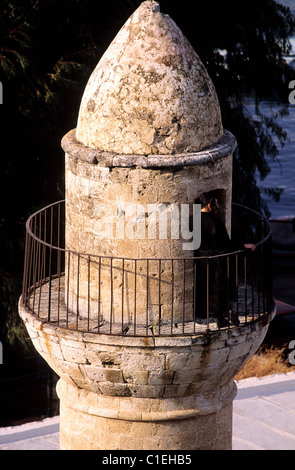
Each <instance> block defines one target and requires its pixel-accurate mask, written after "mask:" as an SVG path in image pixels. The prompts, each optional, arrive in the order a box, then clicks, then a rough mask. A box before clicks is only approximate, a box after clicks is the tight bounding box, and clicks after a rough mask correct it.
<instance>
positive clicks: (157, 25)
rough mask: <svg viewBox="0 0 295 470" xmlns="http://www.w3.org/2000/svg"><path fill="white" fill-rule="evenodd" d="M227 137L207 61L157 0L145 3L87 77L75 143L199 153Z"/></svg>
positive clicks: (128, 150) (152, 151) (150, 151)
mask: <svg viewBox="0 0 295 470" xmlns="http://www.w3.org/2000/svg"><path fill="white" fill-rule="evenodd" d="M222 135H223V128H222V122H221V113H220V108H219V103H218V98H217V95H216V92H215V89H214V86H213V83H212V81H211V79H210V77H209V75H208V73H207V71H206V69H205V67H204V65H203V64H202V63H201V61H200V59H199V57H198V55H197V54H196V52H195V51H194V49H193V48H192V46H191V45H190V43H189V42H188V40H187V39H186V38H185V37H184V35H183V34H182V32H181V30H180V29H179V28H178V26H177V25H176V24H175V23H174V21H173V20H172V19H171V18H170V17H169V16H168V15H163V14H161V13H160V7H159V4H158V3H157V2H153V1H152V2H150V1H146V2H143V3H142V4H141V6H140V7H139V8H138V9H137V10H136V11H135V12H134V13H133V15H132V16H131V17H130V18H129V20H128V21H127V22H126V23H125V25H124V26H123V28H122V29H121V30H120V31H119V33H118V34H117V36H116V37H115V39H114V40H113V42H112V43H111V45H110V46H109V48H108V50H107V51H106V52H105V54H104V55H103V57H102V58H101V60H100V62H99V63H98V65H97V67H96V68H95V70H94V71H93V73H92V75H91V77H90V79H89V81H88V84H87V86H86V89H85V92H84V95H83V98H82V102H81V107H80V112H79V117H78V124H77V130H76V138H77V140H78V141H79V142H81V143H82V144H84V145H85V146H87V147H90V148H93V149H100V150H105V151H109V152H118V153H122V154H137V155H147V154H155V153H158V154H163V155H167V154H176V153H180V152H197V151H200V150H202V149H204V148H206V147H208V146H210V145H212V144H214V143H216V142H217V141H218V140H219V139H220V138H221V137H222Z"/></svg>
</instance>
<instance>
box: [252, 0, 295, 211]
mask: <svg viewBox="0 0 295 470" xmlns="http://www.w3.org/2000/svg"><path fill="white" fill-rule="evenodd" d="M278 3H281V4H283V5H286V6H288V7H289V8H290V9H291V11H292V13H293V14H295V0H281V1H279V2H278ZM290 43H291V46H292V51H291V53H290V56H291V57H288V58H286V60H287V62H288V63H290V62H291V61H292V62H293V64H294V65H293V64H292V65H293V67H292V68H293V70H294V80H295V36H293V37H291V38H290ZM292 56H293V57H292ZM291 91H292V90H291V89H290V92H291ZM246 105H247V107H248V109H249V111H250V113H251V115H252V116H253V118H257V116H256V113H255V105H254V103H253V101H252V100H250V99H247V100H246ZM279 109H280V106H276V105H275V104H274V103H271V102H268V101H263V102H261V103H260V111H261V113H262V114H264V115H266V116H271V115H272V114H273V113H276V112H277V111H278V110H279ZM288 110H289V115H287V116H284V117H283V118H278V119H277V122H278V124H280V125H281V127H282V128H283V130H285V131H286V132H287V135H288V137H287V139H288V140H287V142H286V144H285V146H284V147H283V148H281V146H280V143H278V149H279V154H278V156H277V158H276V159H275V160H272V159H271V158H269V159H268V164H269V166H270V168H271V171H270V173H269V174H268V175H267V177H266V178H265V179H264V180H263V181H261V179H260V178H259V175H258V174H257V184H258V186H259V187H261V188H280V189H282V190H283V192H282V194H281V197H280V200H279V201H278V202H276V201H274V200H273V199H272V198H271V197H269V196H266V195H263V199H264V200H265V201H266V203H267V205H268V208H269V210H270V212H271V217H273V218H282V217H286V216H295V104H293V105H292V104H290V105H289V106H288Z"/></svg>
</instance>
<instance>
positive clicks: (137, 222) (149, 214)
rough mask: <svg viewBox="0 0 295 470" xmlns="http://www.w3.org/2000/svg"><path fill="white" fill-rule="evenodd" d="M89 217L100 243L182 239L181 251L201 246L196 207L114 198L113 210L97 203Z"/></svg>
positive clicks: (199, 218)
mask: <svg viewBox="0 0 295 470" xmlns="http://www.w3.org/2000/svg"><path fill="white" fill-rule="evenodd" d="M93 215H94V217H95V225H94V230H93V233H94V234H95V236H96V237H97V238H99V239H101V240H102V239H107V240H112V239H116V240H120V239H121V240H123V239H129V240H135V239H136V240H144V239H148V240H155V239H158V240H165V239H167V238H170V239H174V240H177V239H182V240H183V243H182V249H183V250H197V249H198V248H199V247H200V244H201V205H200V204H180V205H178V204H174V203H173V204H162V203H158V204H146V205H142V204H137V203H126V202H125V201H124V198H122V197H118V198H117V201H116V207H115V208H114V206H113V205H111V204H107V203H105V204H98V205H97V206H95V209H94V213H93ZM169 231H170V233H169ZM168 234H169V235H170V236H169V237H168ZM184 240H185V241H184Z"/></svg>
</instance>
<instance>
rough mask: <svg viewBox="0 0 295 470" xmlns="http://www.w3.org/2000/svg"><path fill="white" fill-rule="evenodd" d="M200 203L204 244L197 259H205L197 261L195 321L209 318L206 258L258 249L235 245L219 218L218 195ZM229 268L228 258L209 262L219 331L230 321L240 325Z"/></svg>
mask: <svg viewBox="0 0 295 470" xmlns="http://www.w3.org/2000/svg"><path fill="white" fill-rule="evenodd" d="M197 203H199V204H201V245H200V247H199V249H198V250H197V252H196V253H195V256H197V257H205V258H202V259H200V260H196V283H195V286H196V298H195V321H198V319H204V318H207V259H206V257H208V256H214V255H219V254H223V253H230V252H233V251H236V250H240V249H243V248H245V249H248V250H251V251H254V250H255V249H256V246H255V245H254V244H244V245H240V246H237V245H236V244H234V243H233V242H232V240H231V239H230V238H229V235H228V233H227V230H226V227H225V225H224V223H223V222H222V221H221V220H220V219H219V218H218V217H217V214H218V212H219V201H218V199H217V197H216V196H214V193H212V192H209V193H204V194H202V195H201V196H200V198H199V200H198V201H197ZM231 259H233V258H231ZM227 269H228V268H227V260H226V257H225V256H222V257H217V258H211V259H210V260H209V312H210V313H213V314H214V315H215V316H216V317H217V325H218V328H223V327H225V326H228V324H229V321H230V322H231V323H232V324H233V325H235V326H238V325H239V319H238V315H237V313H235V312H234V311H233V310H232V309H230V303H231V301H233V300H234V292H235V289H234V288H233V286H232V285H228V284H229V283H228V280H227ZM233 277H234V276H232V275H231V276H230V277H229V280H230V281H231V280H232V279H233ZM230 284H231V283H230Z"/></svg>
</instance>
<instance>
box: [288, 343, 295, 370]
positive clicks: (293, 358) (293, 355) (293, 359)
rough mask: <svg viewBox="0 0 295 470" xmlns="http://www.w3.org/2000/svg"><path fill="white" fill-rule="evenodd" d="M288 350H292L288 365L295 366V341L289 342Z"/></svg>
mask: <svg viewBox="0 0 295 470" xmlns="http://www.w3.org/2000/svg"><path fill="white" fill-rule="evenodd" d="M288 348H289V349H293V351H291V352H290V354H289V362H290V364H292V365H295V339H293V340H292V341H290V343H289V346H288Z"/></svg>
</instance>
